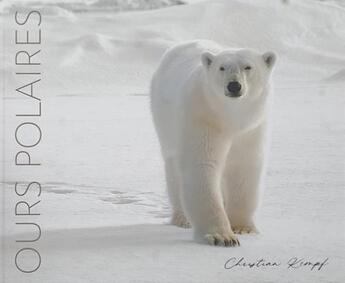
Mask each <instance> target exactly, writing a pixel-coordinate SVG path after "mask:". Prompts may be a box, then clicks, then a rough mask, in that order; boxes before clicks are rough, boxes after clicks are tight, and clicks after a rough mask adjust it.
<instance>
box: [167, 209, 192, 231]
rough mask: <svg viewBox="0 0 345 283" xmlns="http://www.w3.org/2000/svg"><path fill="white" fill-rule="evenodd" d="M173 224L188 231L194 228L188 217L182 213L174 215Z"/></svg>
mask: <svg viewBox="0 0 345 283" xmlns="http://www.w3.org/2000/svg"><path fill="white" fill-rule="evenodd" d="M171 224H172V225H175V226H178V227H181V228H186V229H187V228H191V227H192V225H191V224H190V223H189V221H188V220H187V218H186V216H185V215H184V214H183V213H182V212H174V213H173V217H172V219H171Z"/></svg>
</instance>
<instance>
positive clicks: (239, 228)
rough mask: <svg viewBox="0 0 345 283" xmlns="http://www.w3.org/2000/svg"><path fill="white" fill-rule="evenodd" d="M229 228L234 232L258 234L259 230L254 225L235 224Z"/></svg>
mask: <svg viewBox="0 0 345 283" xmlns="http://www.w3.org/2000/svg"><path fill="white" fill-rule="evenodd" d="M231 228H232V231H234V233H235V234H259V230H258V229H257V228H256V227H255V225H235V226H232V227H231Z"/></svg>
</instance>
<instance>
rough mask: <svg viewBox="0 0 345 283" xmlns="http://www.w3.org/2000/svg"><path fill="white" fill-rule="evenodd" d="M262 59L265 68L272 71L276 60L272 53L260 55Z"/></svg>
mask: <svg viewBox="0 0 345 283" xmlns="http://www.w3.org/2000/svg"><path fill="white" fill-rule="evenodd" d="M262 57H263V58H264V61H265V63H266V65H267V67H268V68H269V69H272V68H273V66H274V64H275V62H276V59H277V56H276V54H275V53H274V52H271V51H269V52H266V53H265V54H264V55H262Z"/></svg>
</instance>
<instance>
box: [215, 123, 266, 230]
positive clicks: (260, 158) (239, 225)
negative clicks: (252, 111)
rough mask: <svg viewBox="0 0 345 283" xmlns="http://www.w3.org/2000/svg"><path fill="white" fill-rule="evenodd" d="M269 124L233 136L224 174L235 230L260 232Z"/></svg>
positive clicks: (224, 189) (224, 183) (226, 199)
mask: <svg viewBox="0 0 345 283" xmlns="http://www.w3.org/2000/svg"><path fill="white" fill-rule="evenodd" d="M265 138H266V126H265V125H264V124H263V125H261V126H259V127H257V128H256V129H253V130H252V131H250V132H248V133H246V134H244V135H242V136H240V137H238V138H237V139H235V140H233V144H232V147H231V149H230V151H229V154H228V158H227V161H226V165H225V169H224V174H223V178H222V188H223V195H224V199H225V208H226V212H227V214H228V217H229V219H230V221H231V227H232V229H233V231H234V232H235V233H236V234H246V233H258V230H257V228H256V226H255V223H254V214H255V211H256V209H257V207H258V203H259V200H260V189H261V188H260V187H261V179H262V175H263V169H264V163H265Z"/></svg>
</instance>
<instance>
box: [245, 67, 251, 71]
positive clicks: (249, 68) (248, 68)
mask: <svg viewBox="0 0 345 283" xmlns="http://www.w3.org/2000/svg"><path fill="white" fill-rule="evenodd" d="M244 69H245V70H246V71H249V70H251V69H252V67H251V66H246V67H245V68H244Z"/></svg>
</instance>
